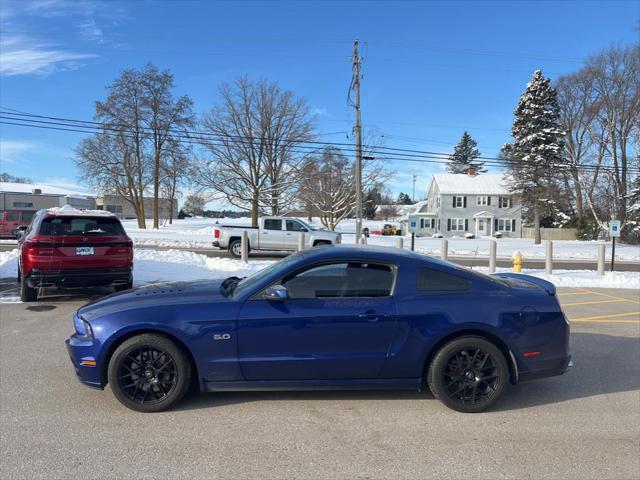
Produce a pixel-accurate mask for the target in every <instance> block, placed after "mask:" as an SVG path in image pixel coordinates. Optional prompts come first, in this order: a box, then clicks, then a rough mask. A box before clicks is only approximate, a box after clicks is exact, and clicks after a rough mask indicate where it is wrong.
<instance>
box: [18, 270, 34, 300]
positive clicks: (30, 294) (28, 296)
mask: <svg viewBox="0 0 640 480" xmlns="http://www.w3.org/2000/svg"><path fill="white" fill-rule="evenodd" d="M18 277H19V278H20V300H22V301H23V302H35V301H36V300H38V290H37V289H36V288H31V287H30V286H29V284H28V283H27V279H26V278H24V277H23V276H22V275H21V274H20V272H18Z"/></svg>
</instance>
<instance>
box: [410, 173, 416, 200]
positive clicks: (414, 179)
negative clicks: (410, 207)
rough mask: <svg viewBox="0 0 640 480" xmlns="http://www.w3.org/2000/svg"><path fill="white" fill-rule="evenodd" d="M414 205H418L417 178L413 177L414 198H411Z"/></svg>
mask: <svg viewBox="0 0 640 480" xmlns="http://www.w3.org/2000/svg"><path fill="white" fill-rule="evenodd" d="M411 200H413V203H416V176H415V175H414V176H413V196H412V197H411Z"/></svg>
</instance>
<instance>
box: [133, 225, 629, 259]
mask: <svg viewBox="0 0 640 480" xmlns="http://www.w3.org/2000/svg"><path fill="white" fill-rule="evenodd" d="M304 220H305V221H306V219H304ZM216 222H218V224H219V225H249V224H250V223H251V220H250V219H249V218H221V219H214V218H185V219H183V220H174V223H173V224H172V225H164V226H162V227H161V228H160V229H158V230H153V229H151V228H149V229H141V228H138V224H137V222H136V221H135V220H126V221H124V222H123V225H124V227H125V229H126V231H127V234H128V235H129V236H130V237H131V238H132V239H133V241H134V242H135V244H136V245H144V246H155V247H170V248H192V249H193V248H212V246H211V242H212V241H213V232H214V230H215V227H216ZM311 223H312V225H313V226H314V227H317V228H320V227H321V226H322V225H321V224H320V221H319V219H318V218H314V219H313V221H312V222H311ZM385 223H388V222H384V221H372V220H366V221H365V222H364V223H363V226H365V227H367V228H369V230H370V231H375V230H381V229H382V226H383V225H384V224H385ZM337 231H338V232H340V233H342V243H345V244H354V243H355V235H354V232H355V220H353V219H348V220H344V221H343V222H341V223H340V225H338V229H337ZM410 238H411V237H409V236H405V238H404V245H405V248H409V246H410V244H411V240H410ZM448 240H449V255H450V256H478V257H488V256H489V242H490V239H489V238H486V237H484V238H483V237H481V238H474V239H466V238H463V237H453V238H449V239H448ZM395 242H396V239H395V237H383V236H373V235H372V236H371V237H369V239H368V243H369V244H371V245H383V246H395ZM600 243H601V242H595V241H594V242H583V241H577V240H574V241H569V240H558V241H554V242H553V252H554V258H556V259H558V260H561V259H573V260H593V261H594V262H595V261H596V258H597V255H598V245H599V244H600ZM440 246H441V240H440V239H437V238H431V237H419V238H416V250H417V251H418V252H421V253H426V254H428V255H435V256H440ZM516 251H520V252H521V253H522V254H523V255H524V257H525V259H526V258H544V256H545V243H544V242H543V243H542V244H541V245H534V244H533V240H531V239H526V238H500V239H497V253H498V256H499V257H508V258H510V257H511V255H513V254H514V253H515V252H516ZM606 252H607V258H610V257H611V245H610V244H607V247H606ZM616 259H618V260H631V261H640V247H639V246H638V245H625V244H618V245H616Z"/></svg>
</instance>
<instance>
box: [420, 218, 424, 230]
mask: <svg viewBox="0 0 640 480" xmlns="http://www.w3.org/2000/svg"><path fill="white" fill-rule="evenodd" d="M420 228H424V218H421V219H420Z"/></svg>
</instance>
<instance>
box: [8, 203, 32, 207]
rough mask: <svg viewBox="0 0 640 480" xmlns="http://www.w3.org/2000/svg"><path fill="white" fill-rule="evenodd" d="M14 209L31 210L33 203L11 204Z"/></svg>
mask: <svg viewBox="0 0 640 480" xmlns="http://www.w3.org/2000/svg"><path fill="white" fill-rule="evenodd" d="M13 206H14V207H15V208H33V202H13Z"/></svg>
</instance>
